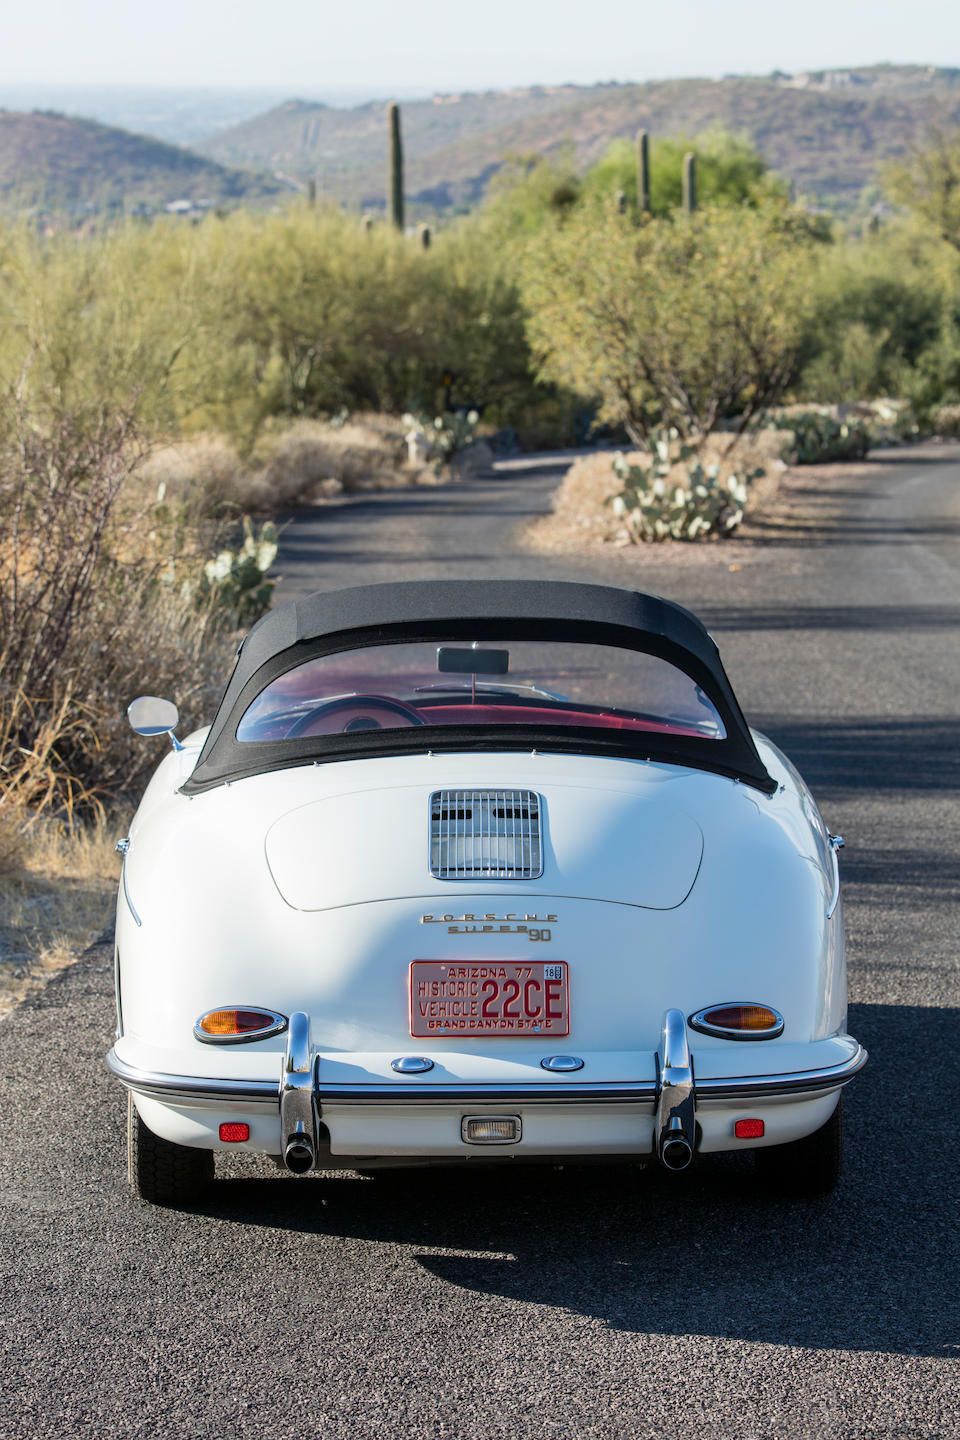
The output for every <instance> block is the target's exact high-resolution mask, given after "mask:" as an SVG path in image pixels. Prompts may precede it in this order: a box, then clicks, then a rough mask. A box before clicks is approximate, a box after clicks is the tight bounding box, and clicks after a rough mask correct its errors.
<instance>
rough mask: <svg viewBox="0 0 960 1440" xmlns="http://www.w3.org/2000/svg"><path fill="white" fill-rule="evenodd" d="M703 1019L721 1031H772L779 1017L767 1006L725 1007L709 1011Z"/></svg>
mask: <svg viewBox="0 0 960 1440" xmlns="http://www.w3.org/2000/svg"><path fill="white" fill-rule="evenodd" d="M703 1018H704V1020H706V1022H707V1024H708V1025H716V1026H718V1028H719V1029H721V1030H772V1029H773V1027H774V1026H775V1025H776V1023H777V1020H778V1018H779V1017H778V1016H777V1013H776V1011H774V1010H768V1009H767V1007H766V1005H724V1006H723V1007H722V1008H720V1009H717V1010H708V1011H707V1013H706V1014H705V1015H704V1017H703Z"/></svg>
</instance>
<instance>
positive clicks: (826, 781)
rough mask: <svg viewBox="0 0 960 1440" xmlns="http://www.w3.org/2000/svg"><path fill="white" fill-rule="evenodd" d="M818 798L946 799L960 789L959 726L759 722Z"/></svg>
mask: <svg viewBox="0 0 960 1440" xmlns="http://www.w3.org/2000/svg"><path fill="white" fill-rule="evenodd" d="M756 729H758V730H760V731H761V733H762V734H764V735H767V736H769V738H770V739H771V740H772V741H773V742H774V744H775V745H779V747H780V749H781V750H783V751H784V753H785V754H787V755H789V756H790V759H791V760H792V761H793V763H794V764H795V765H796V766H797V768H798V770H799V771H800V773H801V774H802V775H803V777H804V779H805V780H806V782H807V784H808V785H809V786H810V787H811V788H812V790H813V791H814V794H816V795H818V796H823V795H830V796H832V797H833V798H836V797H838V796H841V795H849V794H861V793H868V794H871V795H876V794H883V793H886V792H889V791H892V790H895V791H904V792H906V791H927V790H930V791H934V792H936V793H937V794H943V793H944V792H945V791H950V790H955V789H956V788H957V787H958V786H960V723H958V721H957V719H956V718H955V717H953V716H940V715H929V716H927V715H917V716H910V717H909V718H907V717H904V718H901V717H897V716H893V715H877V716H856V717H855V718H849V719H843V718H834V719H831V720H793V719H788V718H779V717H777V716H760V717H757V718H756Z"/></svg>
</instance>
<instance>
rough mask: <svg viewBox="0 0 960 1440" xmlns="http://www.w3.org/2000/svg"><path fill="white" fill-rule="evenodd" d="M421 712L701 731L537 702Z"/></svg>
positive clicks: (431, 721)
mask: <svg viewBox="0 0 960 1440" xmlns="http://www.w3.org/2000/svg"><path fill="white" fill-rule="evenodd" d="M420 714H421V715H422V716H423V718H424V720H425V721H426V722H427V724H428V725H545V726H550V725H592V726H594V727H595V728H601V729H604V730H654V731H656V732H657V734H659V735H694V736H698V735H699V734H700V731H699V730H692V729H688V728H687V727H686V726H683V725H668V724H667V723H666V722H665V721H658V720H641V719H639V718H636V717H633V716H630V715H607V714H601V715H598V714H597V713H596V711H595V710H569V709H564V710H557V709H554V708H553V707H552V706H551V707H550V708H547V707H546V706H544V707H542V708H541V707H540V706H539V705H429V706H428V705H425V706H423V707H422V709H421V710H420Z"/></svg>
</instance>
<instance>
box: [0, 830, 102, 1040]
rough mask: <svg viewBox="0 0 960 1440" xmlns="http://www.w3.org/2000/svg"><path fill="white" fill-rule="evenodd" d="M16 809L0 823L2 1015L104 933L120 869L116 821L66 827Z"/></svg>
mask: <svg viewBox="0 0 960 1440" xmlns="http://www.w3.org/2000/svg"><path fill="white" fill-rule="evenodd" d="M0 813H2V812H0ZM11 813H12V812H9V811H8V812H7V817H8V818H7V819H6V820H5V821H4V824H3V825H2V826H0V836H3V837H4V838H5V840H6V842H7V843H6V845H5V847H4V851H3V863H2V869H0V1018H2V1017H3V1016H4V1015H6V1014H8V1013H9V1011H10V1010H12V1009H13V1007H14V1006H15V1005H17V1004H19V1002H20V1001H21V1000H23V999H24V998H25V997H26V996H28V995H30V994H33V993H35V992H36V991H37V990H40V989H42V987H43V986H44V985H45V984H46V982H47V981H48V980H49V979H50V977H51V975H54V974H56V972H57V971H58V970H62V969H63V968H64V967H65V966H67V965H69V964H70V963H71V962H72V961H73V960H75V959H76V958H77V955H78V954H79V953H80V951H82V950H84V949H85V948H86V947H87V946H88V945H89V944H90V943H91V942H92V941H93V940H95V939H96V938H97V936H98V935H99V934H100V933H101V932H102V931H103V929H104V928H105V926H106V925H107V924H108V922H109V920H110V916H111V912H112V900H113V894H114V893H115V891H116V885H117V875H118V873H119V869H120V865H119V856H117V855H116V854H115V852H114V845H115V842H116V838H117V836H118V835H119V834H120V833H121V825H120V822H119V821H113V820H109V819H107V818H105V817H101V818H99V819H97V820H96V821H94V822H92V823H90V824H88V825H86V826H68V825H66V824H64V823H63V822H57V821H54V820H51V819H49V818H45V817H42V816H41V817H35V818H33V819H31V820H29V821H24V819H23V818H22V817H20V819H19V820H17V821H13V820H11V819H10V818H9V817H10V815H11Z"/></svg>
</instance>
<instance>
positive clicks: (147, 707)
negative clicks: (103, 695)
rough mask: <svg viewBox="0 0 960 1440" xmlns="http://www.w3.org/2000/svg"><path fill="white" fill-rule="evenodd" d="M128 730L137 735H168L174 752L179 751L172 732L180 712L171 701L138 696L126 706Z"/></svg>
mask: <svg viewBox="0 0 960 1440" xmlns="http://www.w3.org/2000/svg"><path fill="white" fill-rule="evenodd" d="M127 719H128V720H129V721H130V728H131V729H132V730H136V732H137V734H138V735H169V736H170V739H171V741H172V742H173V748H174V749H175V750H179V749H180V745H179V742H178V741H177V738H176V736H175V735H174V733H173V732H174V730H175V729H176V728H177V725H178V724H179V722H180V711H179V710H178V709H177V707H176V705H174V703H173V701H172V700H161V699H160V697H159V696H158V695H140V696H138V697H137V699H136V700H131V701H130V704H129V705H128V706H127Z"/></svg>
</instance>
